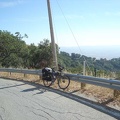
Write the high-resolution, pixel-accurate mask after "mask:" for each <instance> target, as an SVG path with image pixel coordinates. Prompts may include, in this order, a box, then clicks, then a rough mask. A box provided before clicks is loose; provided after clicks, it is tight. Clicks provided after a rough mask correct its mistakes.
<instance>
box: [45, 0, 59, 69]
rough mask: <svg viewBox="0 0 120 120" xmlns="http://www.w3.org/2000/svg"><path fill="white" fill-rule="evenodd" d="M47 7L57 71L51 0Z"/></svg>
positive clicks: (56, 63)
mask: <svg viewBox="0 0 120 120" xmlns="http://www.w3.org/2000/svg"><path fill="white" fill-rule="evenodd" d="M47 7H48V17H49V24H50V34H51V45H52V54H53V66H54V67H55V69H57V67H58V62H57V53H56V44H55V40H54V31H53V24H52V14H51V8H50V0H47Z"/></svg>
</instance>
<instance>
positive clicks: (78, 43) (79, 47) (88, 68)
mask: <svg viewBox="0 0 120 120" xmlns="http://www.w3.org/2000/svg"><path fill="white" fill-rule="evenodd" d="M56 2H57V4H58V6H59V8H60V10H61V13H62V14H63V17H64V18H65V21H66V23H67V25H68V27H69V29H70V31H71V33H72V36H73V38H74V40H75V42H76V44H77V46H78V48H79V51H80V53H82V50H81V49H80V45H79V43H78V41H77V39H76V37H75V35H74V33H73V31H72V29H71V27H70V24H69V22H68V20H67V18H66V16H65V14H64V12H63V10H62V8H61V6H60V4H59V2H58V0H56ZM83 59H84V61H85V62H86V65H87V67H88V69H89V71H91V70H90V67H89V65H88V63H87V60H86V59H85V57H84V56H83Z"/></svg>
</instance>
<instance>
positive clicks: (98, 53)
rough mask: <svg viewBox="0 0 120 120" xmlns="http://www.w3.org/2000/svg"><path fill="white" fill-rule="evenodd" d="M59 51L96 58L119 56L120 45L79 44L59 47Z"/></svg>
mask: <svg viewBox="0 0 120 120" xmlns="http://www.w3.org/2000/svg"><path fill="white" fill-rule="evenodd" d="M60 51H65V52H67V53H70V54H71V53H79V54H81V55H85V56H88V57H95V58H97V59H100V58H106V59H112V58H119V57H120V45H113V46H80V49H79V47H60Z"/></svg>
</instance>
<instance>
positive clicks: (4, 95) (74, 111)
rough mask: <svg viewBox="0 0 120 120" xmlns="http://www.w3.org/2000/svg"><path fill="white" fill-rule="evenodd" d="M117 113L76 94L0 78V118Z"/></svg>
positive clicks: (100, 117) (108, 119) (70, 119)
mask: <svg viewBox="0 0 120 120" xmlns="http://www.w3.org/2000/svg"><path fill="white" fill-rule="evenodd" d="M110 111H111V112H110ZM118 114H119V111H116V110H114V109H110V108H104V107H103V106H100V105H99V104H98V105H97V104H96V103H94V102H92V101H90V100H87V99H84V98H82V97H77V96H76V95H69V94H67V93H64V92H62V91H59V90H54V89H49V88H45V87H43V86H41V85H37V84H34V83H28V82H24V81H14V80H7V79H2V78H1V79H0V120H116V119H119V118H120V117H119V115H118Z"/></svg>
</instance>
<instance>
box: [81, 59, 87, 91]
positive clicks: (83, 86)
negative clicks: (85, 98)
mask: <svg viewBox="0 0 120 120" xmlns="http://www.w3.org/2000/svg"><path fill="white" fill-rule="evenodd" d="M83 75H86V68H85V61H84V62H83ZM85 86H86V84H85V83H81V89H84V88H85Z"/></svg>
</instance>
